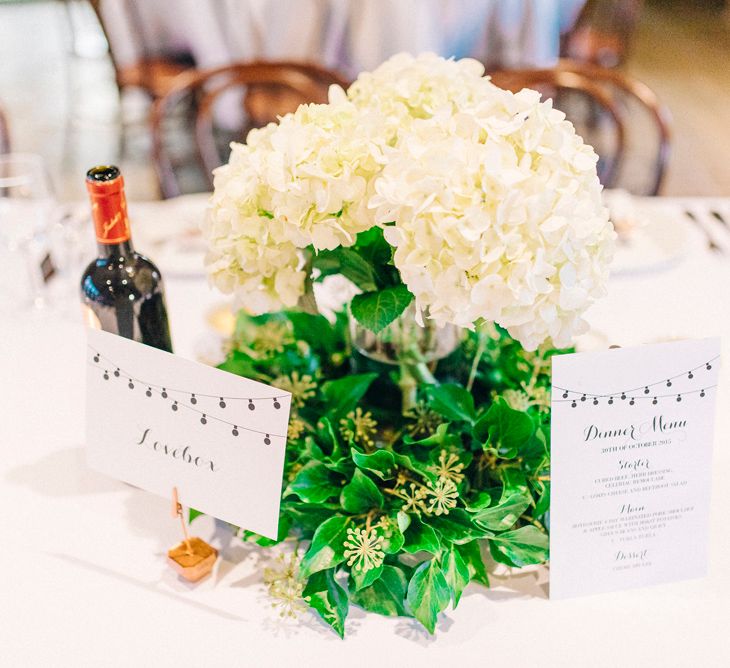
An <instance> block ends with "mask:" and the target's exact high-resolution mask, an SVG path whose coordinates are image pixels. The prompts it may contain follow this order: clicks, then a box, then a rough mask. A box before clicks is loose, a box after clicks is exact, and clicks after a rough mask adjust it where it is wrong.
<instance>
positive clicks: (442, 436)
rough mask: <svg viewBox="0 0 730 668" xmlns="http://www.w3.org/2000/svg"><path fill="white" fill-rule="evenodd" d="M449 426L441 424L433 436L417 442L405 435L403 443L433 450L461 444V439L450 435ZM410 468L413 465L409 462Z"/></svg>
mask: <svg viewBox="0 0 730 668" xmlns="http://www.w3.org/2000/svg"><path fill="white" fill-rule="evenodd" d="M448 432H449V425H448V424H447V423H443V424H440V425H439V426H438V427H436V431H435V432H434V433H433V434H431V435H430V436H426V438H422V439H420V440H415V439H413V438H412V437H411V436H409V435H408V434H406V435H405V437H404V438H403V442H404V443H405V444H406V445H420V446H423V447H424V448H432V447H434V446H435V445H440V446H442V447H443V446H448V445H457V444H459V437H458V435H456V434H449V433H448ZM408 463H409V466H408V467H407V468H411V466H412V463H411V462H408Z"/></svg>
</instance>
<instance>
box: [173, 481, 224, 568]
mask: <svg viewBox="0 0 730 668" xmlns="http://www.w3.org/2000/svg"><path fill="white" fill-rule="evenodd" d="M172 516H173V517H179V518H180V525H181V526H182V531H183V537H184V538H183V541H182V543H180V544H179V545H176V546H175V547H173V548H172V549H171V550H170V551H169V552H168V553H167V561H168V563H169V564H170V566H172V568H173V569H174V570H175V571H176V572H177V573H178V575H180V576H181V577H183V578H185V579H186V580H188V581H189V582H197V581H198V580H201V579H203V578H204V577H205V576H206V575H208V573H210V572H211V570H212V569H213V565H214V564H215V560H216V558H217V557H218V550H216V549H215V548H214V547H212V546H210V545H208V543H206V542H205V541H204V540H203V539H202V538H197V537H193V538H191V537H190V535H189V534H188V527H187V524H186V523H185V517H184V516H183V508H182V504H181V503H180V499H179V497H178V493H177V487H173V488H172Z"/></svg>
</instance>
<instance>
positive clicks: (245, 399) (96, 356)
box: [86, 330, 291, 538]
mask: <svg viewBox="0 0 730 668" xmlns="http://www.w3.org/2000/svg"><path fill="white" fill-rule="evenodd" d="M86 363H87V386H86V407H87V415H86V443H87V460H88V464H89V466H90V467H91V468H93V469H95V470H97V471H100V472H102V473H105V474H107V475H109V476H112V477H114V478H117V479H119V480H123V481H124V482H127V483H130V484H131V485H135V486H137V487H141V488H142V489H145V490H147V491H149V492H153V493H155V494H159V495H160V496H163V497H166V498H171V496H172V490H173V487H177V490H178V494H179V497H180V501H181V502H182V503H184V504H185V505H188V506H191V507H193V508H195V509H196V510H200V511H201V512H204V513H206V514H208V515H212V516H213V517H217V518H219V519H221V520H225V521H226V522H230V523H231V524H234V525H236V526H239V527H242V528H245V529H249V530H251V531H255V532H256V533H259V534H261V535H263V536H266V537H268V538H276V536H277V530H278V524H279V500H280V498H281V485H282V473H283V468H284V454H285V448H286V432H287V425H288V421H289V409H290V406H291V394H290V393H289V392H284V391H282V390H279V389H277V388H274V387H271V386H269V385H266V384H264V383H259V382H256V381H253V380H249V379H247V378H242V377H240V376H236V375H233V374H231V373H227V372H225V371H220V370H219V369H215V368H213V367H209V366H205V365H203V364H198V363H197V362H192V361H190V360H186V359H183V358H181V357H178V356H176V355H172V354H170V353H167V352H164V351H161V350H158V349H156V348H151V347H150V346H146V345H143V344H141V343H137V342H135V341H131V340H129V339H126V338H123V337H121V336H116V335H114V334H109V333H107V332H102V331H99V330H89V331H88V350H87V356H86Z"/></svg>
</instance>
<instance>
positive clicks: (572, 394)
mask: <svg viewBox="0 0 730 668" xmlns="http://www.w3.org/2000/svg"><path fill="white" fill-rule="evenodd" d="M718 359H719V355H717V356H715V357H713V358H712V359H710V360H708V361H706V362H703V363H702V364H700V365H698V366H696V367H694V368H693V369H689V370H687V371H683V372H682V373H678V374H677V375H675V376H670V377H669V378H663V379H662V380H657V381H655V382H653V383H648V384H644V385H639V386H637V387H632V388H630V389H627V390H623V391H621V392H612V393H608V394H592V393H590V392H582V391H578V390H571V389H569V388H566V387H559V386H557V385H555V386H553V388H554V389H555V390H559V391H560V397H561V398H560V399H554V400H553V401H554V403H569V404H570V405H571V407H573V408H576V407H577V406H578V405H580V404H585V403H590V404H593V405H594V406H597V405H598V404H599V403H601V400H607V401H606V403H607V404H608V405H609V406H610V405H613V404H614V403H617V402H619V401H621V402H623V401H627V400H628V404H629V405H630V406H634V405H636V402H637V401H642V400H645V401H651V403H652V404H653V405H656V404H658V403H659V400H660V399H673V400H674V401H675V402H677V403H681V401H682V398H683V397H687V396H690V395H694V394H697V395H699V397H700V398H704V397H705V396H706V395H707V393H708V391H709V390H711V389H713V388H715V387H717V385H704V386H701V387H700V389H695V390H688V391H684V392H669V393H666V390H665V393H664V394H660V392H661V390H664V388H666V389H669V388H671V387H672V386H673V385H674V381H676V380H678V379H680V378H686V379H688V380H695V379H699V375H700V374H697V372H698V371H700V370H704V371H711V370H712V367H713V364H714V363H716V361H717V360H718ZM658 386H663V387H662V388H661V390H659V389H658ZM652 388H655V389H653V390H652ZM635 392H640V394H634V393H635Z"/></svg>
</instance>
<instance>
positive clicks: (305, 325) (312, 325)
mask: <svg viewBox="0 0 730 668" xmlns="http://www.w3.org/2000/svg"><path fill="white" fill-rule="evenodd" d="M287 317H288V318H289V320H290V321H291V323H292V326H293V328H294V339H295V340H296V341H307V342H308V343H309V344H310V345H311V346H312V347H314V348H315V350H319V351H322V352H325V351H334V350H336V349H337V347H338V346H339V345H341V343H344V341H343V340H342V337H341V336H340V335H339V333H338V332H337V330H336V329H335V328H334V327H332V324H331V323H330V321H329V320H327V318H325V317H324V316H323V315H313V314H311V313H305V312H304V311H292V312H290V313H287Z"/></svg>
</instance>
